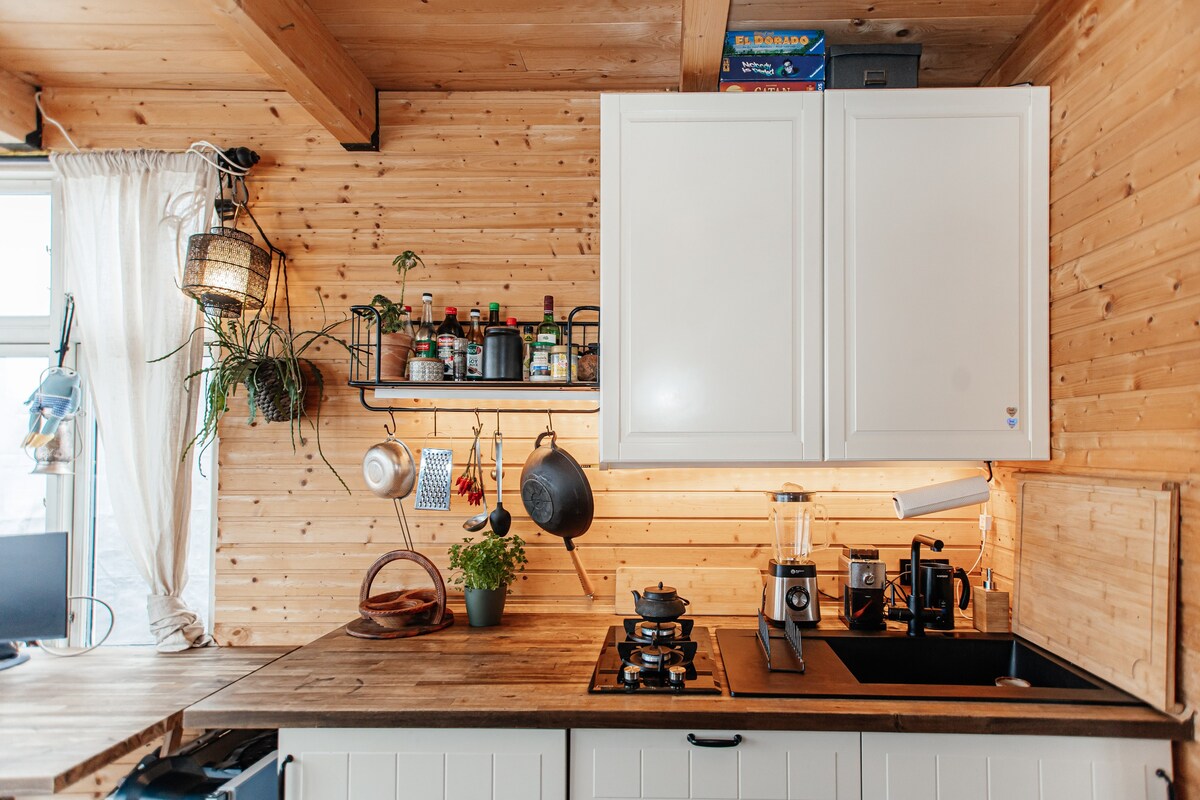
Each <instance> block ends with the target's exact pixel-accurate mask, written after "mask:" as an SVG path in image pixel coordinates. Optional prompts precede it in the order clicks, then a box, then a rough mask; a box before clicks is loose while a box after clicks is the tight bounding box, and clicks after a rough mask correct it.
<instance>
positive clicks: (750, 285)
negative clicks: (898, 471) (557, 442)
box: [600, 93, 821, 463]
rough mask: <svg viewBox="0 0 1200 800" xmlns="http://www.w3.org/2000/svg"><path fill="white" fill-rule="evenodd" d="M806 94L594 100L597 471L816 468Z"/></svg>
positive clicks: (814, 257)
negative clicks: (597, 117)
mask: <svg viewBox="0 0 1200 800" xmlns="http://www.w3.org/2000/svg"><path fill="white" fill-rule="evenodd" d="M816 94H817V93H811V94H810V93H796V94H794V95H785V94H780V95H777V96H771V97H763V96H755V97H731V96H728V95H716V94H713V95H687V96H666V95H606V96H605V97H603V98H602V111H601V113H602V126H603V133H602V142H601V167H602V176H601V218H602V219H601V254H600V255H601V308H602V315H603V320H602V321H603V324H602V326H601V337H602V342H601V343H602V347H601V350H600V353H601V371H602V377H601V387H602V392H603V399H602V408H601V415H602V430H601V461H602V462H605V463H656V462H662V463H670V462H685V463H725V462H740V463H753V462H759V463H769V462H779V461H799V460H805V459H819V458H820V435H821V425H820V420H821V410H820V402H821V399H820V380H821V374H820V370H821V364H820V358H821V354H820V304H821V282H820V281H821V278H820V269H821V201H820V192H821V175H820V173H821V158H820V153H821V99H820V97H817V96H815V95H816Z"/></svg>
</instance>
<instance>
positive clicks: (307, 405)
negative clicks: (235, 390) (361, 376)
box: [246, 358, 323, 422]
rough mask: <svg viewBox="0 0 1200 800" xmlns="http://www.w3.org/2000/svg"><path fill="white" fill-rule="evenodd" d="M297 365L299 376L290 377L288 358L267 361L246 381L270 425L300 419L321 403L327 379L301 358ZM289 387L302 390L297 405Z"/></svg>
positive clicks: (314, 365)
mask: <svg viewBox="0 0 1200 800" xmlns="http://www.w3.org/2000/svg"><path fill="white" fill-rule="evenodd" d="M295 366H296V367H297V368H298V369H297V374H296V375H287V373H288V372H289V370H290V369H291V368H292V367H291V366H289V363H288V360H287V359H279V358H272V359H267V360H265V361H263V362H262V363H260V364H259V365H258V366H257V367H255V368H254V372H253V373H251V374H250V377H249V378H247V379H246V388H247V389H248V390H250V393H251V394H252V395H253V397H254V405H255V406H256V407H257V408H258V412H259V413H260V414H262V415H263V417H265V418H266V420H267V421H268V422H288V421H290V420H293V419H298V418H299V417H300V416H301V415H303V414H305V413H310V412H312V411H313V410H315V409H316V408H317V406H318V405H320V403H321V387H322V384H323V379H322V377H321V371H320V370H319V369H317V365H316V364H314V363H313V362H311V361H309V360H308V359H307V358H301V359H297V360H296V362H295ZM285 375H286V376H287V377H285ZM289 384H291V385H293V386H296V387H297V388H299V390H300V391H299V394H298V396H297V397H296V398H295V402H293V399H292V396H291V395H290V394H289V393H288V388H289Z"/></svg>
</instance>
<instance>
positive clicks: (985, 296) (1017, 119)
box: [825, 87, 1050, 460]
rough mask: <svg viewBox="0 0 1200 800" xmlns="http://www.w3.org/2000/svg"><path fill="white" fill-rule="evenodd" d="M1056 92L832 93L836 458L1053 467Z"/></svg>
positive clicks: (829, 298)
mask: <svg viewBox="0 0 1200 800" xmlns="http://www.w3.org/2000/svg"><path fill="white" fill-rule="evenodd" d="M1048 142H1049V90H1047V89H1045V88H1039V87H1012V88H997V89H935V90H919V89H912V90H896V89H893V90H875V91H870V90H860V91H829V92H826V93H825V293H826V295H825V296H826V305H825V337H826V338H825V352H826V364H825V369H826V383H825V392H826V394H825V412H826V418H825V422H826V425H825V457H826V459H827V460H883V459H1046V458H1049V456H1050V452H1049V451H1050V444H1049V414H1050V408H1049V405H1050V402H1049V388H1048V384H1049V362H1048V358H1049V354H1048V351H1049V323H1048V309H1049V300H1048V281H1049V274H1048V265H1047V261H1048V232H1047V224H1048V223H1047V217H1048V211H1047V209H1048V183H1049V157H1048V146H1049V145H1048Z"/></svg>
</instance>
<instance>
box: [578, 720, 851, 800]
mask: <svg viewBox="0 0 1200 800" xmlns="http://www.w3.org/2000/svg"><path fill="white" fill-rule="evenodd" d="M689 733H690V734H692V735H693V736H695V737H696V738H697V739H698V740H700V741H704V740H705V739H714V740H718V741H729V740H730V739H732V737H733V736H735V735H740V736H741V737H742V739H741V741H740V743H739V744H738V745H737V746H736V747H705V746H698V745H694V744H691V743H690V742H689V741H688V734H689ZM859 797H860V782H859V734H857V733H844V732H828V733H823V732H791V731H786V732H785V731H703V730H694V731H686V730H572V731H571V798H572V800H616V799H617V798H639V800H668V798H671V799H672V800H674V799H675V798H687V799H688V800H691V798H708V799H709V800H858V798H859Z"/></svg>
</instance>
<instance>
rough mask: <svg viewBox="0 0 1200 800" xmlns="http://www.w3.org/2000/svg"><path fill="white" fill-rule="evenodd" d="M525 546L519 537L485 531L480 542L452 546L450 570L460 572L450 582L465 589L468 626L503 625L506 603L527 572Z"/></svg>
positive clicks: (467, 542) (472, 541)
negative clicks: (518, 579) (515, 581)
mask: <svg viewBox="0 0 1200 800" xmlns="http://www.w3.org/2000/svg"><path fill="white" fill-rule="evenodd" d="M527 563H528V560H527V559H526V558H525V542H523V541H522V540H521V537H519V536H497V535H496V534H494V533H493V532H491V531H484V532H483V535H482V536H481V537H480V539H479V541H474V540H472V539H470V538H466V539H463V543H462V544H452V545H450V569H451V570H458V573H457V574H455V575H453V576H452V577H451V579H450V582H451V583H452V584H454V585H455V586H462V587H463V597H464V599H465V600H466V602H467V622H468V623H469V624H470V625H471V627H473V628H485V627H488V626H491V625H499V624H500V616H501V614H503V613H504V599H505V597H506V596H507V595H508V594H509V593H510V592H511V591H512V590H511V589H510V588H509V586H510V585H511V584H512V582H513V579H515V578H516V576H517V573H518V572H524V571H525V564H527Z"/></svg>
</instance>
